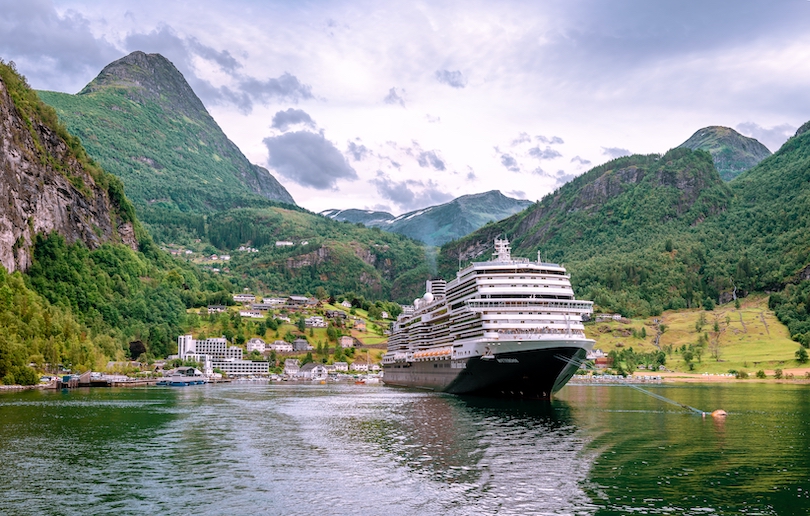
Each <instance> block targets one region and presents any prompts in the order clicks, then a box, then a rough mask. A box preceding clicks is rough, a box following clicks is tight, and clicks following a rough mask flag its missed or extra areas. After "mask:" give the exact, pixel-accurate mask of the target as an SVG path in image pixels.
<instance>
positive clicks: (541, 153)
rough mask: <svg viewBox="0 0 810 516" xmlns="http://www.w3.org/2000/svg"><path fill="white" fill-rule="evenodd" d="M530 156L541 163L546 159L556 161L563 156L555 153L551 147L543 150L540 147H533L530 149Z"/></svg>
mask: <svg viewBox="0 0 810 516" xmlns="http://www.w3.org/2000/svg"><path fill="white" fill-rule="evenodd" d="M529 155H530V156H532V157H533V158H537V159H539V160H541V161H542V160H544V159H556V158H559V157H561V156H562V154H560V153H559V152H557V151H555V150H554V149H552V148H551V147H546V148H545V149H541V148H540V147H532V148H531V149H529Z"/></svg>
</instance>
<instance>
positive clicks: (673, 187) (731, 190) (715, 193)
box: [439, 124, 810, 345]
mask: <svg viewBox="0 0 810 516" xmlns="http://www.w3.org/2000/svg"><path fill="white" fill-rule="evenodd" d="M802 127H803V129H800V130H799V131H797V133H796V135H795V136H794V137H792V138H791V139H789V140H788V141H787V142H786V143H785V144H784V145H783V146H782V147H781V148H780V149H779V150H778V151H777V152H776V153H775V154H773V155H772V156H770V157H768V158H765V159H764V160H762V161H761V162H760V163H759V164H758V165H756V166H755V167H753V168H751V169H750V170H748V171H746V172H743V173H742V174H740V175H739V176H738V177H737V178H735V179H733V180H732V181H730V182H728V183H724V182H722V181H721V180H720V177H719V175H718V174H717V171H716V170H715V168H714V166H713V162H712V160H711V157H710V155H709V154H708V153H707V152H705V151H702V150H697V151H691V150H689V149H686V148H676V149H673V150H671V151H669V152H667V153H666V154H664V155H650V156H629V157H626V158H619V159H618V160H614V161H611V162H608V163H606V164H604V165H601V166H599V167H596V168H594V169H592V170H590V171H589V172H587V173H585V174H584V175H582V176H580V177H578V178H576V179H574V180H573V181H571V182H570V183H568V184H566V185H564V186H563V187H561V188H560V189H559V190H557V191H556V192H554V193H552V194H549V195H547V196H546V197H545V198H544V199H542V200H541V201H540V203H539V204H538V205H536V206H533V207H531V208H530V209H528V210H526V211H524V212H521V213H520V214H517V215H514V216H512V217H510V218H508V219H506V220H503V221H501V222H499V223H497V224H492V225H488V226H485V227H484V228H481V229H479V230H478V231H476V232H475V233H472V234H471V235H468V236H467V237H465V238H463V239H461V240H459V241H457V242H453V243H449V244H446V245H445V246H443V247H442V249H441V252H440V257H439V264H440V271H441V274H442V275H443V276H445V277H450V276H452V274H453V273H454V271H455V268H456V266H457V264H458V263H459V262H460V261H461V262H464V261H467V260H471V259H476V258H478V257H480V256H484V255H486V254H487V253H488V252H491V249H492V239H493V238H494V237H495V236H498V235H507V236H508V237H509V238H510V239H511V240H512V242H513V244H514V248H515V254H516V255H517V256H525V257H530V258H534V257H535V256H536V253H537V252H538V251H539V252H540V253H541V255H542V257H543V258H544V259H546V260H551V261H555V262H558V263H565V265H566V266H567V267H568V270H569V271H570V272H571V274H572V282H573V283H574V287H575V288H576V290H577V293H578V295H580V296H582V297H585V298H587V299H592V300H594V301H595V303H596V305H597V307H598V309H603V310H610V311H617V312H620V313H622V314H624V315H628V316H632V315H644V314H646V315H650V314H653V315H654V314H658V313H660V312H661V311H662V310H664V309H679V308H688V307H698V306H704V307H709V308H711V307H712V306H713V305H714V304H715V303H717V302H727V301H730V300H732V299H733V298H734V296H745V295H747V294H748V293H750V292H781V293H780V294H779V295H778V296H777V295H776V294H774V296H772V298H771V304H772V308H774V307H776V308H778V309H777V310H776V313H777V315H778V316H779V317H780V320H781V321H782V322H783V323H785V324H786V325H787V326H788V328H789V329H790V332H791V335H792V336H793V338H794V339H796V340H799V341H800V342H804V343H806V344H808V345H810V317H808V315H807V310H806V303H807V302H808V300H809V299H810V258H808V249H810V215H808V212H807V208H806V207H807V206H808V205H810V131H808V130H807V129H808V128H810V125H808V124H805V126H802ZM802 339H803V340H802Z"/></svg>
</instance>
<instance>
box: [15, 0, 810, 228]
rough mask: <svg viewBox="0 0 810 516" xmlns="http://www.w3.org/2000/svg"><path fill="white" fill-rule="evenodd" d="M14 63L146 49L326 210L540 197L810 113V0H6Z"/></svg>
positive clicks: (74, 82) (792, 126) (46, 84)
mask: <svg viewBox="0 0 810 516" xmlns="http://www.w3.org/2000/svg"><path fill="white" fill-rule="evenodd" d="M0 13H2V14H0V58H2V59H3V60H5V61H14V62H15V64H16V65H17V69H18V70H19V71H20V72H21V73H22V74H24V75H25V76H26V77H27V79H28V82H29V83H30V84H31V86H32V87H34V88H36V89H45V90H54V91H61V92H67V93H76V92H78V91H79V90H81V88H82V87H83V86H84V85H85V84H87V83H88V82H90V81H91V80H92V79H93V78H94V77H95V76H96V75H97V74H98V73H99V72H100V71H101V69H102V68H103V67H104V66H105V65H106V64H108V63H110V62H112V61H114V60H116V59H119V58H121V57H123V56H125V55H127V54H128V53H130V52H132V51H135V50H141V51H144V52H147V53H160V54H162V55H164V56H165V57H167V58H168V59H169V60H171V61H172V62H173V63H174V65H175V66H176V67H177V68H178V69H179V70H180V71H181V73H183V75H184V76H185V78H186V80H187V81H188V82H189V84H190V85H191V87H192V88H193V89H194V91H195V92H196V93H197V95H198V96H199V97H200V98H201V99H202V101H203V103H204V104H205V106H206V107H207V109H208V110H209V112H210V113H211V115H212V116H213V117H214V119H215V120H216V121H217V123H218V124H219V125H220V126H221V127H222V129H223V131H224V132H225V134H226V135H227V136H228V137H229V138H230V139H231V140H233V141H234V142H235V143H236V144H237V146H239V148H240V149H241V150H242V152H243V153H244V154H245V155H246V156H247V157H248V159H250V160H251V161H252V162H253V163H256V164H259V165H262V166H265V167H267V168H268V169H269V170H270V171H271V173H273V175H275V176H276V178H277V179H278V180H279V181H281V183H282V184H283V185H284V186H285V187H286V188H287V189H288V190H289V192H290V193H291V194H292V196H293V197H294V198H295V200H296V202H297V203H298V204H299V205H301V206H303V207H305V208H308V209H310V210H312V211H316V212H318V211H322V210H325V209H328V208H341V209H346V208H360V209H375V210H383V211H388V212H391V213H394V214H400V213H404V212H407V211H411V210H415V209H420V208H423V207H426V206H430V205H435V204H440V203H443V202H447V201H449V200H451V199H453V198H455V197H458V196H461V195H466V194H472V193H479V192H484V191H488V190H500V191H501V192H503V193H504V194H506V195H509V196H512V197H516V198H523V199H530V200H538V199H541V198H542V197H543V196H544V195H546V194H548V193H550V192H552V191H554V190H555V189H557V188H559V187H560V186H561V185H562V184H564V183H565V182H567V181H569V180H570V179H572V178H573V177H576V176H577V175H580V174H582V173H584V172H586V171H587V170H589V169H591V168H592V167H594V166H596V165H599V164H601V163H604V162H606V161H608V160H610V159H613V158H615V157H619V156H622V155H626V154H630V153H643V154H649V153H663V152H666V151H667V150H668V149H670V148H672V147H675V146H677V145H679V144H681V143H683V142H684V141H686V140H687V139H688V138H689V136H691V135H692V134H693V133H694V132H696V131H697V130H698V129H700V128H702V127H706V126H710V125H721V126H726V127H731V128H734V129H736V130H737V131H739V132H741V133H743V134H745V135H747V136H752V137H755V138H757V139H758V140H759V141H760V142H762V143H763V144H765V145H766V146H767V147H768V148H769V149H771V151H776V150H777V149H778V148H779V147H780V146H781V144H782V143H784V141H785V140H786V139H787V138H788V137H789V136H791V135H792V134H793V133H794V132H795V131H796V129H797V128H798V127H799V126H801V125H802V124H803V123H805V122H806V121H808V120H810V64H808V63H810V30H807V28H808V27H810V1H807V0H770V1H767V2H766V1H764V0H729V1H712V0H701V1H694V0H657V1H648V0H611V1H605V0H561V1H552V0H532V1H511V0H502V1H499V2H480V1H475V0H465V1H435V0H434V1H430V2H420V1H413V0H409V1H401V2H400V1H382V2H381V1H327V0H317V1H288V2H282V1H272V0H262V1H250V0H227V1H219V0H196V1H194V2H182V1H175V2H167V1H165V0H161V1H155V0H137V1H135V0H105V1H104V2H99V1H79V0H72V1H64V0H25V1H22V2H21V1H19V0H0Z"/></svg>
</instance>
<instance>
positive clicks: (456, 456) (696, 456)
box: [0, 383, 810, 516]
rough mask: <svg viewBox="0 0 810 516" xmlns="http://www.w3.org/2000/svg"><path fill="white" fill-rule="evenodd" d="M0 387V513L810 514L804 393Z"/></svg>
mask: <svg viewBox="0 0 810 516" xmlns="http://www.w3.org/2000/svg"><path fill="white" fill-rule="evenodd" d="M650 390H651V391H654V392H655V393H657V394H659V395H663V396H666V397H668V398H672V399H675V400H677V401H679V402H681V403H685V404H688V405H691V406H694V407H698V408H700V409H703V410H713V409H715V408H724V409H726V410H727V411H728V412H729V413H730V415H729V417H728V419H727V420H725V421H724V422H721V421H715V420H712V419H711V418H708V419H706V420H704V419H702V418H701V417H700V416H696V415H694V414H690V413H688V412H686V411H683V410H679V409H677V408H676V407H673V406H671V405H666V404H664V403H662V402H661V401H659V400H656V399H654V398H652V397H649V396H646V395H645V394H644V393H641V392H638V391H636V390H633V389H630V388H627V387H621V386H574V385H570V386H568V387H566V388H564V389H563V391H561V393H560V395H559V397H558V399H556V400H555V401H553V402H551V403H540V402H505V401H498V400H487V399H479V398H459V397H454V396H447V395H438V394H433V393H423V392H415V391H408V390H402V389H394V388H388V387H384V386H355V385H318V386H310V385H288V384H282V385H278V384H273V385H265V384H231V385H226V386H223V385H218V386H197V387H187V388H145V389H94V390H76V391H72V392H33V391H29V392H22V393H0V514H3V515H6V514H8V515H17V514H37V515H42V514H65V515H68V514H71V515H72V514H202V515H208V514H212V515H213V514H358V513H359V514H385V515H387V516H394V515H408V516H416V515H421V514H571V515H580V514H582V515H586V514H587V515H592V514H593V515H608V514H750V515H756V514H768V515H770V514H778V515H783V514H785V515H792V514H797V515H798V514H801V515H807V514H810V397H808V394H810V386H805V385H769V384H744V383H743V384H727V385H719V386H714V385H713V386H695V385H684V386H656V387H650Z"/></svg>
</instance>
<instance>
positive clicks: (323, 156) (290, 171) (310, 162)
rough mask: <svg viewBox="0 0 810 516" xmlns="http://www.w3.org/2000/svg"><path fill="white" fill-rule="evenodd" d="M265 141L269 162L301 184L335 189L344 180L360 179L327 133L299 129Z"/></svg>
mask: <svg viewBox="0 0 810 516" xmlns="http://www.w3.org/2000/svg"><path fill="white" fill-rule="evenodd" d="M262 141H263V142H264V145H265V146H266V147H267V151H268V152H269V154H270V155H269V158H268V160H267V164H268V165H269V166H270V167H271V168H273V169H274V170H276V171H277V172H278V173H279V174H281V175H282V176H284V177H286V178H287V179H289V180H291V181H293V182H295V183H298V184H299V185H302V186H306V187H309V188H315V189H316V190H328V189H333V190H334V189H336V186H335V185H336V184H337V182H338V180H340V179H346V180H350V181H352V180H355V179H357V172H355V170H354V169H353V168H352V167H351V166H350V165H349V164H348V163H347V162H346V158H344V157H343V154H341V153H340V151H339V150H337V149H336V148H335V146H334V145H332V143H331V142H330V141H328V140H327V139H326V138H324V137H323V135H320V134H315V133H311V132H308V131H296V132H290V133H284V134H282V135H280V136H272V137H268V138H265V139H264V140H262Z"/></svg>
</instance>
